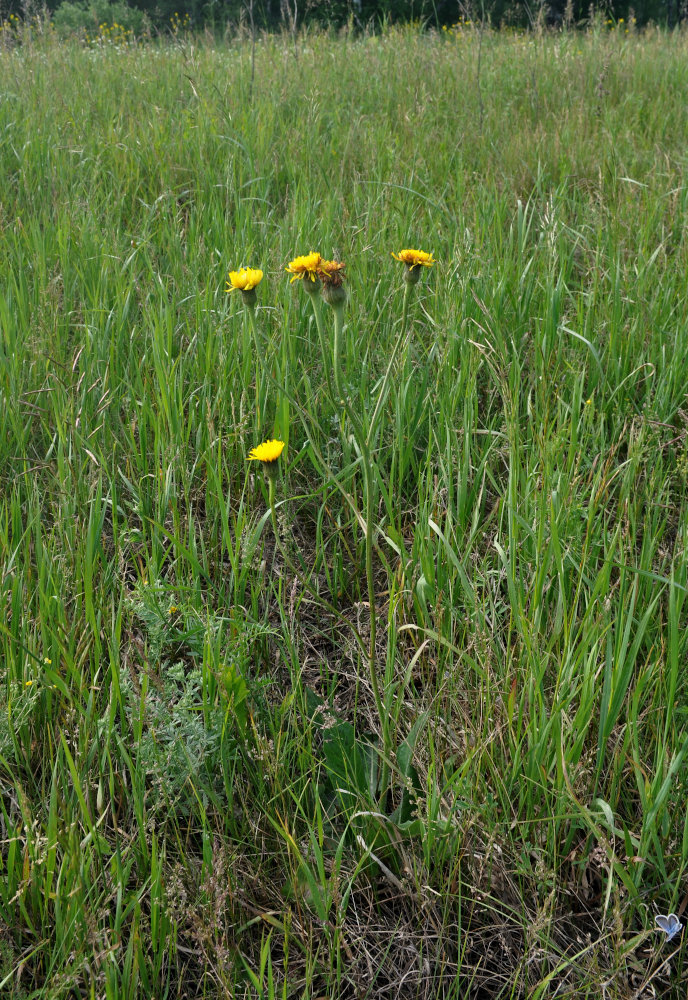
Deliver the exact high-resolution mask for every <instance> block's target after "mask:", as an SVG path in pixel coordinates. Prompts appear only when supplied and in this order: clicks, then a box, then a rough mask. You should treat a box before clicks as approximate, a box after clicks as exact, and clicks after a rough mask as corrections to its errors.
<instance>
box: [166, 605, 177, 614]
mask: <svg viewBox="0 0 688 1000" xmlns="http://www.w3.org/2000/svg"><path fill="white" fill-rule="evenodd" d="M178 611H179V608H178V607H177V605H176V604H170V607H169V609H168V612H167V613H168V615H170V616H171V615H176V614H177V612H178Z"/></svg>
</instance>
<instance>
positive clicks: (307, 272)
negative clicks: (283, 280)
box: [285, 251, 322, 284]
mask: <svg viewBox="0 0 688 1000" xmlns="http://www.w3.org/2000/svg"><path fill="white" fill-rule="evenodd" d="M321 259H322V258H321V257H320V254H319V253H315V252H313V251H311V252H310V253H307V254H306V255H305V257H295V258H294V260H291V261H289V264H288V265H287V267H286V268H285V271H289V273H290V274H292V275H293V277H292V279H291V282H290V284H291V283H293V282H294V281H296V280H297V278H309V279H310V280H311V281H315V278H316V275H317V271H318V268H319V266H320V261H321Z"/></svg>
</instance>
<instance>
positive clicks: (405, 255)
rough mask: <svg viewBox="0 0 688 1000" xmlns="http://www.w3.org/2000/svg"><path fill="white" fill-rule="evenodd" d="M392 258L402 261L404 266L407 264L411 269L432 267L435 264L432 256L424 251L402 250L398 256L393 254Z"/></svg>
mask: <svg viewBox="0 0 688 1000" xmlns="http://www.w3.org/2000/svg"><path fill="white" fill-rule="evenodd" d="M392 257H394V259H395V260H400V261H401V262H402V264H406V266H407V267H410V268H414V267H419V266H420V265H422V266H423V267H432V265H433V264H434V263H435V259H434V257H433V256H432V254H431V253H425V251H424V250H400V251H399V253H398V254H396V253H393V254H392Z"/></svg>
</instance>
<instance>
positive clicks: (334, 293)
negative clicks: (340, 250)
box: [318, 260, 346, 306]
mask: <svg viewBox="0 0 688 1000" xmlns="http://www.w3.org/2000/svg"><path fill="white" fill-rule="evenodd" d="M344 267H345V264H344V262H343V261H338V260H321V261H320V265H319V267H318V276H319V278H320V280H321V281H322V297H323V298H324V299H325V302H327V304H328V305H329V306H343V305H344V303H345V302H346V289H345V288H344V286H343V284H342V282H343V279H344V278H345V277H346V275H345V274H344Z"/></svg>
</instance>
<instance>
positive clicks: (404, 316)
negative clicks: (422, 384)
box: [366, 282, 413, 448]
mask: <svg viewBox="0 0 688 1000" xmlns="http://www.w3.org/2000/svg"><path fill="white" fill-rule="evenodd" d="M412 291H413V285H412V284H410V283H409V282H407V283H406V284H405V285H404V304H403V306H402V310H401V329H400V331H399V336H398V337H397V341H396V343H395V345H394V348H393V350H392V353H391V355H390V359H389V364H388V365H387V371H386V372H385V377H384V378H383V380H382V385H381V386H380V392H379V393H378V397H377V403H376V404H375V409H374V410H373V415H372V417H371V418H370V423H369V424H368V436H367V439H366V444H367V446H368V448H370V447H371V445H372V444H373V435H374V433H375V425H376V423H377V420H378V417H379V416H380V411H381V410H382V407H383V405H384V402H385V399H386V398H387V389H388V388H389V380H390V378H391V377H392V369H393V368H394V363H395V361H396V358H397V354H398V353H399V348H400V347H401V345H402V344H403V343H404V341H405V340H406V326H407V323H408V310H409V299H410V298H411V293H412Z"/></svg>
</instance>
